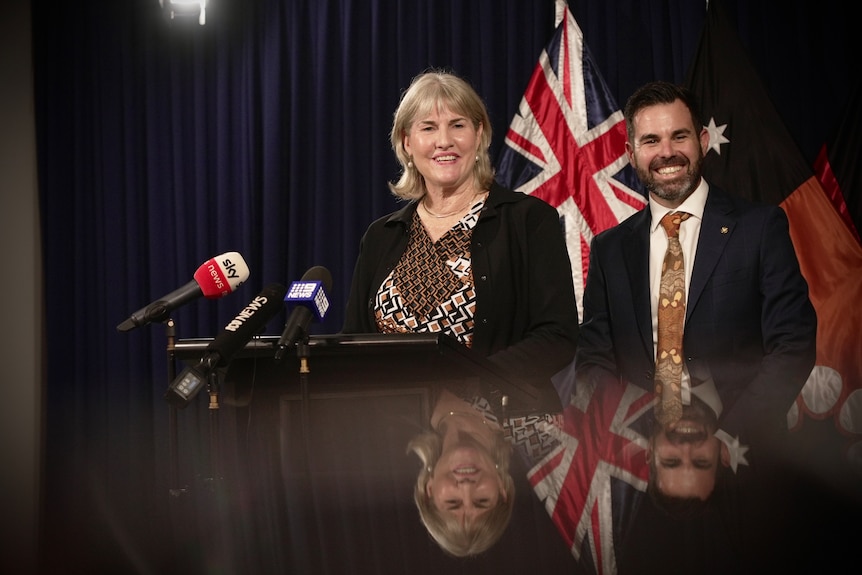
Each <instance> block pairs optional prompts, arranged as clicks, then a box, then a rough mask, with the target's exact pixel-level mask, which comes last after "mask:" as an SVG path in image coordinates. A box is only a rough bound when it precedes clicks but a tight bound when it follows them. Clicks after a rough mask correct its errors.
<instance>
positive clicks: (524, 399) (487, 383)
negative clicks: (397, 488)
mask: <svg viewBox="0 0 862 575" xmlns="http://www.w3.org/2000/svg"><path fill="white" fill-rule="evenodd" d="M210 341H212V340H211V339H185V340H179V341H178V342H177V343H176V345H175V347H174V349H173V352H174V354H175V356H176V357H177V359H180V360H185V361H189V362H193V361H196V360H198V359H199V358H200V357H201V356H202V355H203V354H204V353H206V347H207V345H208V344H209V342H210ZM277 343H278V337H277V336H261V337H258V338H255V339H253V340H252V341H251V342H249V343H248V344H247V345H246V346H245V347H244V348H243V349H242V350H240V351H239V352H238V353H237V354H236V355H235V356H234V357H233V358H232V360H231V362H230V365H229V367H228V369H227V373H226V375H225V379H224V382H223V385H224V387H223V390H222V393H223V394H224V400H225V401H226V402H229V403H236V404H238V405H241V404H243V403H244V402H246V401H248V400H249V397H250V396H249V394H250V393H254V392H256V391H261V390H268V391H272V390H271V389H270V388H272V387H274V388H275V390H276V391H278V392H289V391H294V392H299V391H301V390H300V389H299V388H298V387H297V386H298V385H299V384H300V383H301V380H300V376H302V377H304V378H305V380H306V381H307V384H308V386H309V390H313V391H315V392H323V391H324V386H325V388H326V391H330V392H341V391H354V392H362V391H371V390H374V389H380V388H386V389H392V388H398V387H404V386H415V385H420V386H424V385H429V384H435V383H440V382H445V381H450V380H458V379H465V378H470V379H477V380H478V381H479V382H480V385H481V392H482V393H483V395H485V397H486V398H487V399H488V400H489V401H490V402H491V404H492V407H493V408H494V410H495V411H496V412H497V413H498V415H513V414H514V415H517V414H524V413H535V412H542V411H543V410H544V409H545V408H547V403H546V402H547V400H548V394H547V392H548V390H550V383H549V385H548V389H547V390H539V389H537V388H536V387H535V386H533V385H531V384H529V383H524V382H518V381H514V380H512V379H509V378H507V377H506V375H505V374H503V373H502V372H501V370H499V369H498V368H497V367H496V366H494V365H493V364H492V363H491V362H489V361H488V360H486V359H485V358H483V357H480V356H478V355H477V354H475V353H474V352H472V350H470V349H468V348H466V347H464V346H463V345H461V344H459V343H458V342H457V341H455V340H454V339H453V338H451V337H448V336H445V335H441V334H350V335H343V334H335V335H320V336H311V337H309V338H308V342H307V344H305V345H298V346H297V347H296V350H295V352H294V353H288V354H287V355H286V356H285V357H284V359H283V360H282V361H281V362H276V361H275V352H276V346H277ZM262 392H265V391H262Z"/></svg>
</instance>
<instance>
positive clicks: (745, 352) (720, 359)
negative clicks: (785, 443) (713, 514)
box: [574, 82, 817, 466]
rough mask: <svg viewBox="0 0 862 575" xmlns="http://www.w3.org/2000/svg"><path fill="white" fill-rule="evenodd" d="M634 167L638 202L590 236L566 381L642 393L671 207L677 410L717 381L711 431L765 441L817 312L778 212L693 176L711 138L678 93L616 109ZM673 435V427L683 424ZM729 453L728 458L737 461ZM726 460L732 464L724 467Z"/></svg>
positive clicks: (805, 367)
mask: <svg viewBox="0 0 862 575" xmlns="http://www.w3.org/2000/svg"><path fill="white" fill-rule="evenodd" d="M624 113H625V118H626V128H627V132H628V141H627V142H626V150H627V152H628V155H629V161H630V163H631V165H632V166H633V167H634V168H635V169H636V171H637V174H638V177H639V178H640V179H641V181H642V182H643V183H644V185H645V186H646V188H647V190H648V192H649V204H648V207H646V208H645V209H643V210H641V211H640V212H638V213H636V214H634V215H633V216H631V217H629V218H628V219H626V220H625V221H623V222H621V223H620V224H619V225H617V226H615V227H613V228H611V229H608V230H606V231H604V232H602V233H600V234H598V235H597V236H596V237H595V238H594V239H593V242H592V245H591V250H590V265H589V272H588V276H587V284H586V288H585V291H584V317H583V322H582V326H581V330H580V336H579V339H578V349H577V352H576V359H575V364H574V367H575V372H576V374H577V378H578V379H579V380H580V379H582V378H593V379H595V380H596V381H601V379H602V378H606V377H610V378H612V379H615V380H617V379H618V380H624V381H628V382H632V383H635V384H637V385H640V386H643V387H645V388H646V389H648V390H650V391H652V390H653V388H654V373H655V366H656V337H657V306H658V304H657V301H658V288H659V281H660V274H661V265H662V259H663V257H664V252H665V249H666V247H667V236H666V234H665V232H664V229H663V228H662V227H661V226H660V225H659V222H660V220H661V218H662V216H664V215H665V214H666V213H668V212H669V211H673V210H677V211H683V212H687V213H688V214H690V217H689V218H688V219H687V220H685V221H683V223H682V225H681V228H680V232H679V238H680V243H681V246H682V252H683V256H684V264H685V288H686V289H685V293H686V299H687V302H686V304H687V305H686V310H685V323H684V328H683V344H682V351H683V360H684V361H683V373H682V380H681V387H682V398H683V404H687V403H689V402H690V397H691V394H692V393H693V391H694V392H696V389H695V388H696V386H697V385H698V384H699V383H701V382H704V381H709V382H710V383H712V384H714V385H713V386H711V387H714V390H715V392H717V395H718V399H719V400H720V406H719V408H718V411H719V412H720V414H721V415H720V418H719V421H718V426H719V429H720V430H721V431H720V433H722V434H723V435H722V437H723V438H724V439H725V441H726V443H728V444H730V446H731V448H732V449H731V451H732V452H733V443H734V440H735V439H737V438H739V437H740V436H747V437H749V438H750V439H751V441H752V453H751V454H749V455H750V456H755V457H756V453H755V450H756V446H755V445H754V442H755V441H757V440H759V439H768V440H774V439H776V438H780V437H782V436H783V435H784V434H786V432H787V421H786V414H787V411H788V409H789V408H790V406H791V404H792V402H793V401H794V399H795V398H796V396H797V395H798V394H799V392H800V390H801V389H802V387H803V385H804V383H805V381H806V379H807V378H808V375H809V373H810V372H811V369H812V368H813V366H814V360H815V339H816V331H817V318H816V315H815V311H814V308H813V306H812V304H811V302H810V300H809V297H808V285H807V283H806V281H805V279H804V278H803V276H802V274H801V272H800V268H799V262H798V260H797V258H796V252H795V251H794V249H793V244H792V243H791V239H790V234H789V227H788V220H787V216H786V215H785V213H784V210H783V209H781V208H780V207H779V206H775V205H757V204H753V203H751V202H749V201H747V200H744V199H741V198H738V197H735V196H732V195H730V194H728V193H726V192H725V191H723V190H721V189H719V188H717V187H716V186H714V185H710V184H709V183H708V182H707V181H706V180H704V179H703V177H702V176H701V167H702V162H703V156H704V150H707V149H708V148H709V132H708V131H707V130H706V129H705V128H704V126H703V121H702V118H701V116H700V109H699V105H698V103H697V101H696V98H695V97H694V95H693V94H692V93H691V92H690V91H688V90H687V89H685V88H682V87H680V86H676V85H674V84H670V83H667V82H652V83H649V84H647V85H645V86H643V87H641V88H640V89H638V90H637V91H636V92H635V93H634V94H633V95H632V96H631V97H630V99H629V100H628V102H627V103H626V106H625V110H624ZM679 431H680V432H683V431H684V429H680V430H679ZM742 456H743V455H742V453H741V452H739V450H737V451H736V452H735V453H732V459H733V458H736V457H742ZM735 463H736V461H734V466H735Z"/></svg>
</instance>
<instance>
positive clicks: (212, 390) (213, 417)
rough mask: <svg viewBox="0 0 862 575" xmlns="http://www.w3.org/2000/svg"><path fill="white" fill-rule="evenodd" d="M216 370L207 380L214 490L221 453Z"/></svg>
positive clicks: (217, 479) (219, 474)
mask: <svg viewBox="0 0 862 575" xmlns="http://www.w3.org/2000/svg"><path fill="white" fill-rule="evenodd" d="M218 378H219V375H218V372H217V371H216V370H213V371H212V372H210V375H209V379H208V381H207V392H208V393H209V396H210V402H209V414H210V417H209V419H210V477H209V480H210V481H211V484H212V485H211V486H212V489H213V490H215V489H216V487H217V485H216V484H217V483H218V481H219V480H220V479H221V473H220V470H221V455H220V451H219V449H220V448H219V443H218V436H219V421H218V413H219V401H218Z"/></svg>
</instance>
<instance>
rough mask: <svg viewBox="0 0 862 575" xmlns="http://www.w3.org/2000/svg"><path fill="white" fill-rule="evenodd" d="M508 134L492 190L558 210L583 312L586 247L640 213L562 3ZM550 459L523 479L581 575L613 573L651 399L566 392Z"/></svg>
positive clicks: (629, 173)
mask: <svg viewBox="0 0 862 575" xmlns="http://www.w3.org/2000/svg"><path fill="white" fill-rule="evenodd" d="M560 5H561V6H562V10H561V18H560V23H559V25H558V26H557V29H556V31H555V33H554V35H553V37H552V38H551V41H550V43H549V44H548V45H547V47H546V48H545V50H544V51H542V53H541V54H540V55H539V62H538V64H537V65H536V68H535V71H534V72H533V75H532V77H531V78H530V82H529V84H528V86H527V89H526V91H525V92H524V96H523V98H522V100H521V103H520V105H519V108H518V112H517V113H516V114H515V116H514V118H513V119H512V123H511V125H510V126H509V131H508V133H507V134H506V140H505V144H506V145H505V146H504V147H503V149H502V152H501V155H500V157H499V161H498V162H497V180H498V181H499V182H500V183H501V184H503V185H505V186H507V187H509V188H511V189H515V190H518V191H521V192H524V193H527V194H531V195H534V196H537V197H539V198H542V199H543V200H545V201H546V202H548V203H549V204H551V205H552V206H554V207H555V208H557V210H558V212H559V214H560V219H561V221H562V224H563V226H564V230H565V235H566V243H567V245H568V249H569V258H570V259H571V262H572V275H573V277H572V279H573V282H574V286H575V294H576V297H577V304H578V312H579V314H580V315H582V314H583V309H582V298H583V288H584V284H585V282H586V276H587V268H588V265H589V248H590V242H591V241H592V238H593V237H594V236H595V235H596V234H598V233H599V232H601V231H603V230H605V229H607V228H609V227H611V226H614V225H616V224H617V223H619V222H620V221H622V220H624V219H625V218H627V217H628V216H630V215H631V214H633V213H635V212H636V211H638V210H640V209H642V208H643V207H644V206H645V205H646V194H645V193H644V191H643V188H642V186H641V184H640V183H639V181H638V180H637V176H636V174H635V173H634V170H633V169H632V168H631V167H630V165H629V163H628V159H627V157H626V152H625V141H626V127H625V119H624V118H623V114H622V111H621V110H620V109H619V107H618V106H617V104H616V103H615V102H614V99H613V97H612V96H611V94H610V92H609V90H608V88H607V85H606V84H605V81H604V79H603V78H602V77H601V75H600V74H599V72H598V70H597V69H596V67H595V65H594V63H593V61H592V58H591V56H590V52H589V50H588V49H587V46H586V44H585V43H584V38H583V33H582V32H581V29H580V28H579V27H578V25H577V23H576V22H575V19H574V17H573V16H572V14H571V12H570V11H569V10H568V7H567V6H566V5H565V3H563V2H561V3H560ZM572 376H573V374H561V377H560V378H559V381H557V382H555V385H557V391H558V392H559V394H560V397H561V398H562V399H563V405H564V406H565V408H564V411H563V418H562V426H561V428H559V429H558V430H557V433H558V442H557V444H556V448H555V449H554V450H553V451H552V452H551V453H549V454H548V455H546V456H545V457H543V458H542V459H541V460H540V461H536V462H534V463H535V464H534V466H533V467H532V468H531V469H530V472H529V474H528V478H529V481H530V484H531V485H532V486H533V490H534V492H535V493H536V495H537V496H538V497H539V499H540V500H542V501H543V502H544V504H545V508H546V509H547V511H548V513H549V515H550V516H551V519H552V520H553V522H554V524H555V525H556V527H557V529H558V531H559V532H560V534H561V535H562V537H563V540H564V541H565V542H566V543H567V544H568V545H569V548H570V549H571V552H572V554H573V555H574V556H575V557H576V558H577V559H578V560H579V562H580V563H581V564H582V565H583V566H584V568H585V569H586V570H587V571H592V572H594V573H598V574H611V573H616V572H617V562H616V550H617V549H619V545H621V544H622V543H623V540H624V538H625V532H626V525H628V524H629V522H630V520H631V517H632V516H633V514H634V513H635V512H636V509H637V507H638V504H639V502H640V500H641V498H642V497H643V496H644V492H645V491H646V484H647V478H648V467H647V461H646V446H647V442H648V432H647V429H648V423H647V422H648V421H649V413H650V412H651V409H650V407H651V402H652V397H651V395H650V394H647V393H646V392H645V391H644V390H643V389H641V388H639V387H637V386H634V385H608V386H602V387H599V388H596V389H578V390H575V389H569V387H568V386H570V385H571V382H572V381H574V378H573V377H572Z"/></svg>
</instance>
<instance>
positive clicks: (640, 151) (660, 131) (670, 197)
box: [626, 100, 709, 207]
mask: <svg viewBox="0 0 862 575" xmlns="http://www.w3.org/2000/svg"><path fill="white" fill-rule="evenodd" d="M633 126H634V138H633V142H626V151H627V152H628V155H629V162H630V163H631V165H632V166H633V167H634V168H635V170H636V171H637V175H638V178H640V180H641V182H643V184H644V186H645V187H646V188H647V190H649V192H650V194H652V195H653V197H655V198H656V200H657V201H659V203H661V204H662V205H666V206H668V207H676V206H678V205H679V204H681V203H682V202H683V200H685V199H686V198H687V197H688V196H689V195H690V194H691V192H693V191H694V189H695V188H696V187H697V185H698V184H699V183H700V175H701V171H702V164H703V150H704V149H706V148H707V146H708V145H709V132H708V131H707V130H706V129H705V128H704V129H702V130H701V132H700V134H698V133H695V131H694V123H693V122H692V119H691V113H690V112H689V110H688V107H686V105H685V104H683V103H682V101H680V100H676V101H675V102H673V103H672V104H657V105H654V106H648V107H646V108H644V109H642V110H641V111H639V112H638V113H637V114H636V115H635V116H634V119H633Z"/></svg>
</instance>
